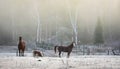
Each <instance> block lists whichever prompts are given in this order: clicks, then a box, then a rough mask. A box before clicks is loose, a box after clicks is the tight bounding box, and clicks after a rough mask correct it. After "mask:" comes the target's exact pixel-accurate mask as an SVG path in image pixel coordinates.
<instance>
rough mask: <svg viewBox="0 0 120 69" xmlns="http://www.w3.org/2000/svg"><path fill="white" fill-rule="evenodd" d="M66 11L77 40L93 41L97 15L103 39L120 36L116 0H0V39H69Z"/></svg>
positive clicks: (112, 38)
mask: <svg viewBox="0 0 120 69" xmlns="http://www.w3.org/2000/svg"><path fill="white" fill-rule="evenodd" d="M69 13H71V16H72V18H73V20H75V18H76V22H77V31H78V40H80V41H84V40H88V42H92V41H93V37H94V36H93V35H94V28H95V27H96V24H97V21H98V19H100V20H101V23H102V26H103V32H104V37H105V40H106V41H109V40H110V39H111V40H112V41H119V40H120V31H119V29H120V28H119V26H120V1H119V0H0V41H1V42H0V43H1V44H3V43H9V42H10V43H11V42H16V41H17V40H18V37H19V36H23V38H24V40H26V41H30V40H31V41H36V39H39V40H41V41H47V40H48V39H52V40H53V41H54V40H55V39H58V40H65V41H71V39H72V38H71V36H72V35H73V29H72V25H71V23H70V22H71V19H70V16H69ZM38 23H39V24H40V28H39V35H40V36H39V37H37V29H38V28H37V27H38V26H37V25H38ZM73 23H74V22H73ZM55 36H57V37H56V38H55V39H54V37H55ZM63 36H64V37H63ZM61 37H63V38H61ZM84 37H88V38H87V39H85V38H84Z"/></svg>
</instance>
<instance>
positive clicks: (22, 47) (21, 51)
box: [18, 36, 25, 56]
mask: <svg viewBox="0 0 120 69" xmlns="http://www.w3.org/2000/svg"><path fill="white" fill-rule="evenodd" d="M24 51H25V42H24V41H23V40H22V37H21V36H20V37H19V43H18V53H19V56H24Z"/></svg>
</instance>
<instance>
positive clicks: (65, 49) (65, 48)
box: [54, 42, 74, 58]
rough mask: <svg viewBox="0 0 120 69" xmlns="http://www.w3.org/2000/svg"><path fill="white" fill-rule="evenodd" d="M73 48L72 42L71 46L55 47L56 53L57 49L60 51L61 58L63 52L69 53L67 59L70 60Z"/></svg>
mask: <svg viewBox="0 0 120 69" xmlns="http://www.w3.org/2000/svg"><path fill="white" fill-rule="evenodd" d="M73 47H74V42H72V43H71V44H70V45H69V46H55V47H54V51H55V53H56V48H57V49H58V52H59V57H61V52H68V54H67V57H68V58H69V56H70V53H71V52H72V48H73Z"/></svg>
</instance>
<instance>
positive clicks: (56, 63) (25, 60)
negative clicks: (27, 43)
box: [0, 48, 120, 69]
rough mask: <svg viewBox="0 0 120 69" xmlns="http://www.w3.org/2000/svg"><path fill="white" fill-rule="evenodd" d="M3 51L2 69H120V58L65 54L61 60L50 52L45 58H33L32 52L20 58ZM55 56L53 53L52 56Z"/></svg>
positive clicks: (1, 55) (0, 63)
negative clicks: (68, 55) (68, 56)
mask: <svg viewBox="0 0 120 69" xmlns="http://www.w3.org/2000/svg"><path fill="white" fill-rule="evenodd" d="M0 49H2V50H4V48H0ZM9 49H10V48H9ZM2 50H0V52H1V53H0V69H120V56H112V55H110V56H106V55H73V54H71V56H70V58H66V57H65V56H66V54H64V56H63V57H62V58H59V57H58V56H57V54H55V56H49V55H50V54H49V55H48V54H47V53H48V52H49V51H45V52H44V53H45V55H44V57H39V58H37V57H32V52H26V53H25V56H24V57H18V56H16V53H14V51H10V50H9V51H8V52H4V51H5V50H4V51H2ZM12 50H14V49H12ZM53 54H54V53H53V52H51V55H53Z"/></svg>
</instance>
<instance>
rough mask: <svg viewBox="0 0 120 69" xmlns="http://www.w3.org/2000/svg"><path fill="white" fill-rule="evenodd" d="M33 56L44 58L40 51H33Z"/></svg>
mask: <svg viewBox="0 0 120 69" xmlns="http://www.w3.org/2000/svg"><path fill="white" fill-rule="evenodd" d="M33 56H34V57H35V56H38V57H42V53H41V52H40V51H36V50H35V51H33Z"/></svg>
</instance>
